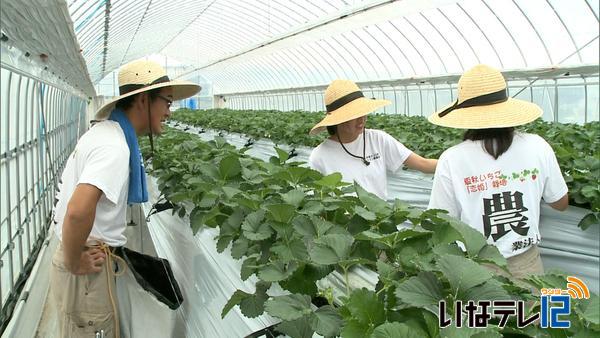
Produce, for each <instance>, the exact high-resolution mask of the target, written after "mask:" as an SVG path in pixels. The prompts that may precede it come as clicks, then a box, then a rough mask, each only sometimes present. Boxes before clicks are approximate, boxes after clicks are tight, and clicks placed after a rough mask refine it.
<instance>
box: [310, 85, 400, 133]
mask: <svg viewBox="0 0 600 338" xmlns="http://www.w3.org/2000/svg"><path fill="white" fill-rule="evenodd" d="M390 103H391V102H390V101H388V100H378V99H368V98H366V97H364V95H363V93H362V91H361V90H360V88H358V86H357V85H356V83H354V82H352V81H350V80H334V81H333V82H331V84H330V85H329V87H327V89H326V90H325V107H326V108H327V115H326V116H325V118H324V119H323V120H321V122H319V123H317V124H316V125H315V126H314V127H313V128H312V129H311V130H310V133H309V134H311V135H314V134H318V133H320V132H322V131H323V130H325V129H326V127H328V126H335V125H338V124H340V123H344V122H348V121H350V120H354V119H356V118H359V117H361V116H365V115H367V114H370V113H371V112H373V111H374V110H376V109H378V108H381V107H383V106H386V105H388V104H390Z"/></svg>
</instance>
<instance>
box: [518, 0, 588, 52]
mask: <svg viewBox="0 0 600 338" xmlns="http://www.w3.org/2000/svg"><path fill="white" fill-rule="evenodd" d="M512 2H513V4H515V6H516V7H517V9H518V10H519V12H521V14H523V17H524V18H525V20H526V21H527V22H528V23H529V26H531V29H532V30H533V31H534V32H535V35H537V37H538V39H539V40H540V42H541V43H542V46H544V51H545V52H546V56H548V60H549V61H550V64H553V63H554V61H553V60H552V56H551V55H550V51H549V50H548V46H547V45H546V42H545V41H544V39H542V36H541V35H540V32H539V31H538V29H537V28H536V27H535V25H534V24H533V23H532V22H531V19H529V16H528V15H527V14H525V11H524V10H523V9H522V8H521V6H519V4H518V3H517V2H516V1H515V0H512ZM575 49H577V46H575Z"/></svg>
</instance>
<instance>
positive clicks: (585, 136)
mask: <svg viewBox="0 0 600 338" xmlns="http://www.w3.org/2000/svg"><path fill="white" fill-rule="evenodd" d="M323 116H324V113H312V112H301V111H294V112H280V111H275V110H269V111H261V110H247V111H238V110H229V109H213V110H187V109H180V110H178V111H177V112H175V113H174V115H173V118H174V119H175V120H177V121H181V122H185V123H188V124H193V125H196V126H201V127H203V128H210V129H217V130H225V131H229V132H237V133H242V134H246V135H248V136H249V137H254V138H269V139H271V140H273V142H275V143H285V144H290V145H305V146H309V147H314V146H317V145H318V144H319V143H320V142H321V141H322V140H323V139H324V138H325V137H326V133H323V134H321V135H317V136H309V135H308V131H309V130H310V128H312V127H313V126H314V125H315V124H316V123H317V122H318V121H320V120H321V118H322V117H323ZM367 123H368V125H367V126H368V127H369V128H374V129H381V130H385V131H386V132H388V133H389V134H390V135H392V136H394V137H395V138H396V139H397V140H399V141H400V142H402V143H403V144H404V145H406V146H407V147H408V148H409V149H412V150H414V151H415V152H417V153H418V154H420V155H422V156H425V157H431V158H438V157H439V156H440V154H441V153H442V152H443V151H444V150H446V149H448V148H449V147H451V146H453V145H455V144H457V143H459V142H460V141H461V140H462V133H463V131H462V130H458V129H451V128H443V127H439V126H435V125H433V124H431V123H429V122H428V121H427V120H426V119H425V118H423V117H420V116H404V115H396V114H388V115H382V114H372V115H369V117H368V120H367ZM518 129H519V130H522V131H525V132H530V133H534V134H538V135H541V136H542V137H544V138H545V139H546V140H547V141H548V142H549V143H550V145H551V146H552V148H553V149H554V151H555V153H556V157H557V159H558V162H559V164H560V167H561V169H562V171H563V175H564V177H565V181H566V182H567V185H568V187H569V196H570V203H571V204H572V205H575V206H580V207H583V208H587V209H591V212H590V213H589V214H588V215H587V216H586V217H585V218H583V219H582V220H581V222H580V223H579V226H580V227H581V228H582V229H584V230H585V229H587V227H589V226H590V225H596V226H598V225H600V142H598V140H599V139H600V123H599V122H591V123H587V124H585V125H583V126H581V125H575V124H561V123H548V122H543V121H541V120H538V121H535V122H533V123H530V124H527V125H525V126H521V127H519V128H518ZM536 177H537V176H536ZM533 179H535V178H533Z"/></svg>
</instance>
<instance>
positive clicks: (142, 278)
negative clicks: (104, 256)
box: [114, 247, 183, 310]
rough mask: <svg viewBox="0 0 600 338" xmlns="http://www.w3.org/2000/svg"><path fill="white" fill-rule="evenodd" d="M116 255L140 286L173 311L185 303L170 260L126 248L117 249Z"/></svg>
mask: <svg viewBox="0 0 600 338" xmlns="http://www.w3.org/2000/svg"><path fill="white" fill-rule="evenodd" d="M114 253H115V254H116V255H118V256H120V257H121V258H123V259H124V260H125V262H126V263H127V266H129V269H131V271H132V272H133V275H134V276H135V279H136V280H137V282H138V283H139V284H140V286H141V287H142V288H143V289H144V290H146V291H148V292H150V293H151V294H153V295H154V296H155V297H156V298H157V299H158V300H159V301H160V302H162V303H164V304H165V305H167V306H168V307H169V308H170V309H171V310H177V308H179V305H181V303H183V296H182V295H181V290H180V289H179V284H177V280H175V277H174V276H173V270H172V269H171V264H169V261H168V260H166V259H164V258H159V257H152V256H149V255H144V254H142V253H139V252H137V251H133V250H130V249H127V248H125V247H118V248H115V251H114Z"/></svg>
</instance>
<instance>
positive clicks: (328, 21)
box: [184, 0, 397, 75]
mask: <svg viewBox="0 0 600 338" xmlns="http://www.w3.org/2000/svg"><path fill="white" fill-rule="evenodd" d="M396 1H397V0H380V1H376V2H374V3H370V4H368V5H365V6H361V7H358V8H353V9H352V10H351V11H346V12H342V13H341V15H340V14H339V13H336V15H335V17H333V18H328V19H325V20H323V21H319V22H316V23H314V24H310V25H308V26H306V27H303V28H300V29H297V30H294V31H291V32H287V33H284V34H282V35H281V36H278V37H275V38H273V39H270V40H268V41H265V42H263V43H261V44H259V45H257V46H253V47H250V48H248V49H245V50H242V51H239V52H236V53H234V54H233V55H230V56H226V57H224V58H221V59H218V60H215V61H211V62H209V63H207V64H204V65H200V66H198V67H197V68H195V69H194V70H202V69H206V68H208V67H211V66H214V65H216V64H219V63H222V62H225V61H228V60H231V59H234V58H237V57H240V56H243V55H246V54H248V53H250V52H253V51H256V50H259V49H261V48H264V47H266V46H269V45H273V44H274V43H277V42H280V41H282V40H285V39H288V38H290V37H293V36H297V35H299V34H302V33H305V32H309V31H311V30H314V29H316V28H320V27H324V26H327V25H329V24H331V23H333V22H336V21H339V20H341V19H346V18H348V17H350V16H354V15H357V14H361V13H364V12H367V11H369V10H372V9H375V8H380V7H383V6H385V5H388V4H391V3H394V2H396ZM184 75H185V74H184Z"/></svg>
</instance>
